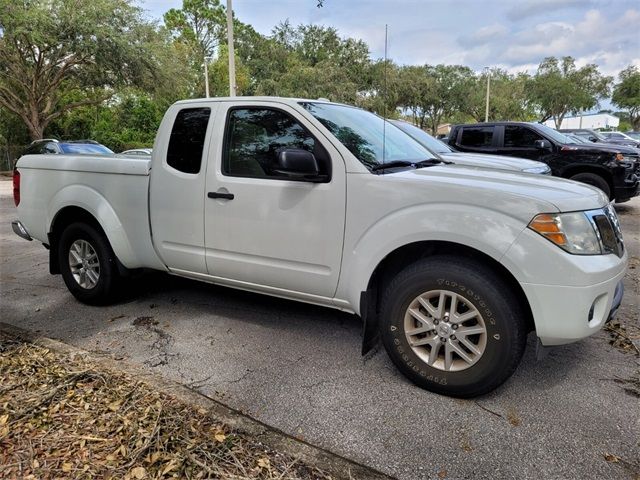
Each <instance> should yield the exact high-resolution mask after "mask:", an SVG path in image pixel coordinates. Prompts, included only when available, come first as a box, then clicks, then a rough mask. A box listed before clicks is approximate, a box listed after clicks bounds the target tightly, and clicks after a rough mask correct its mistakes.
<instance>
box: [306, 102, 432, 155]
mask: <svg viewBox="0 0 640 480" xmlns="http://www.w3.org/2000/svg"><path fill="white" fill-rule="evenodd" d="M300 105H302V106H303V107H304V108H305V109H306V110H307V111H308V112H309V113H311V115H313V116H314V117H315V118H317V119H318V120H319V121H320V123H322V124H323V125H324V126H325V127H326V128H327V129H328V130H329V131H330V132H331V133H332V134H333V135H334V136H335V137H336V138H337V139H338V140H339V141H340V143H342V144H343V145H344V146H345V147H347V149H349V151H350V152H351V153H352V154H353V155H354V156H355V157H356V158H357V159H358V160H360V162H361V163H362V164H363V165H364V166H366V167H368V168H372V167H375V166H376V165H381V164H382V163H389V162H396V161H407V162H419V161H421V160H428V159H435V158H436V157H435V156H434V155H433V154H432V153H431V152H429V150H427V149H426V148H424V147H423V146H422V145H420V144H419V143H418V142H416V141H415V140H413V139H412V138H411V137H409V136H408V135H406V134H405V133H404V132H402V131H401V130H400V129H398V128H397V127H395V126H394V125H393V124H391V123H389V122H384V121H383V120H382V118H380V117H379V116H377V115H374V114H373V113H371V112H367V111H366V110H361V109H359V108H355V107H349V106H346V105H335V104H330V103H314V102H301V103H300ZM383 125H384V127H383ZM383 129H384V140H383ZM383 143H384V153H383Z"/></svg>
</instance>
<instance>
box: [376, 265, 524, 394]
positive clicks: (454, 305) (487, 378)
mask: <svg viewBox="0 0 640 480" xmlns="http://www.w3.org/2000/svg"><path fill="white" fill-rule="evenodd" d="M381 315H382V317H381V320H380V321H381V330H382V331H381V333H382V339H383V342H384V346H385V349H386V350H387V353H388V354H389V356H390V357H391V359H392V360H393V362H394V363H395V365H396V366H397V367H398V369H399V370H400V371H401V372H402V373H403V374H404V375H405V376H407V377H408V378H409V379H410V380H412V381H413V382H414V383H415V384H417V385H418V386H420V387H422V388H425V389H427V390H431V391H433V392H436V393H441V394H445V395H451V396H455V397H473V396H477V395H481V394H483V393H487V392H489V391H491V390H493V389H495V388H496V387H498V386H499V385H500V384H502V383H503V382H504V381H505V380H506V379H507V378H509V376H511V374H512V373H513V372H514V371H515V369H516V367H517V366H518V364H519V363H520V359H521V358H522V354H523V352H524V348H525V344H526V334H527V330H526V324H525V320H524V315H523V313H522V311H521V308H520V305H519V303H518V302H517V301H516V299H515V294H514V292H513V291H512V289H511V288H510V286H509V285H508V284H507V283H506V282H505V281H504V280H503V279H502V278H501V277H500V276H498V275H497V274H496V273H495V272H493V271H492V270H491V269H489V268H487V267H486V266H485V265H483V264H481V263H479V262H475V261H472V260H467V259H466V258H465V259H463V258H460V257H453V256H437V257H430V258H427V259H424V260H420V261H418V262H416V263H414V264H412V265H410V266H408V267H407V268H405V269H404V270H402V271H401V272H400V273H399V274H398V275H397V276H396V277H395V278H394V279H393V280H392V281H391V282H390V283H389V285H388V286H387V288H386V289H385V293H384V296H383V300H382V305H381Z"/></svg>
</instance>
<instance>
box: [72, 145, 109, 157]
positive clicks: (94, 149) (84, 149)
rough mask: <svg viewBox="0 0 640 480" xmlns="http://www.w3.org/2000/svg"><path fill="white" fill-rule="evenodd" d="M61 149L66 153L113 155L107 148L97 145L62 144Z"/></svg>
mask: <svg viewBox="0 0 640 480" xmlns="http://www.w3.org/2000/svg"><path fill="white" fill-rule="evenodd" d="M60 148H61V149H62V151H63V152H64V153H92V154H98V155H113V152H112V151H111V150H109V149H108V148H107V147H105V146H104V145H100V144H95V143H61V144H60Z"/></svg>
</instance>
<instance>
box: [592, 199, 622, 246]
mask: <svg viewBox="0 0 640 480" xmlns="http://www.w3.org/2000/svg"><path fill="white" fill-rule="evenodd" d="M602 210H603V211H604V215H596V216H595V217H594V221H595V222H596V225H597V226H598V230H599V231H600V237H601V238H602V243H603V244H604V247H605V248H606V249H607V251H608V252H610V253H615V254H616V255H618V256H619V257H622V254H623V253H624V241H623V239H622V230H621V229H620V222H619V220H618V215H617V214H616V211H615V210H614V208H613V205H612V204H609V205H607V206H606V207H604V208H603V209H602Z"/></svg>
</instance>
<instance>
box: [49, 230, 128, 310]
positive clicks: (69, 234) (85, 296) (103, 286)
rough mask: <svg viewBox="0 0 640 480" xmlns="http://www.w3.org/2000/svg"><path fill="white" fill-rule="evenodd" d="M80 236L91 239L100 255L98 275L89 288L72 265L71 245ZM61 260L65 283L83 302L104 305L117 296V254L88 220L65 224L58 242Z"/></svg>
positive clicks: (61, 271)
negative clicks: (77, 276) (70, 262)
mask: <svg viewBox="0 0 640 480" xmlns="http://www.w3.org/2000/svg"><path fill="white" fill-rule="evenodd" d="M78 240H84V241H86V242H88V243H89V245H90V246H91V247H92V248H93V250H94V251H95V254H96V255H97V259H98V263H99V276H98V279H97V282H96V283H95V285H94V286H92V287H91V288H86V287H84V286H81V285H80V284H79V283H78V281H77V280H76V279H75V278H74V275H73V273H72V272H71V266H70V265H69V255H70V249H71V246H72V245H73V244H74V242H76V241H78ZM58 262H59V265H60V273H61V274H62V278H63V280H64V283H65V284H66V285H67V288H68V289H69V291H70V292H71V293H72V294H73V296H74V297H76V298H77V299H78V300H79V301H81V302H82V303H86V304H88V305H105V304H108V303H111V302H113V301H114V300H115V299H116V297H117V294H118V293H119V289H118V286H119V283H120V275H119V274H118V266H117V260H116V256H115V254H114V253H113V250H112V248H111V245H110V244H109V240H108V239H107V237H106V236H105V235H104V233H103V232H102V231H101V230H99V229H98V228H96V227H94V226H93V225H89V224H87V223H72V224H71V225H69V226H68V227H66V228H65V229H64V231H63V232H62V234H61V235H60V239H59V242H58Z"/></svg>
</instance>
